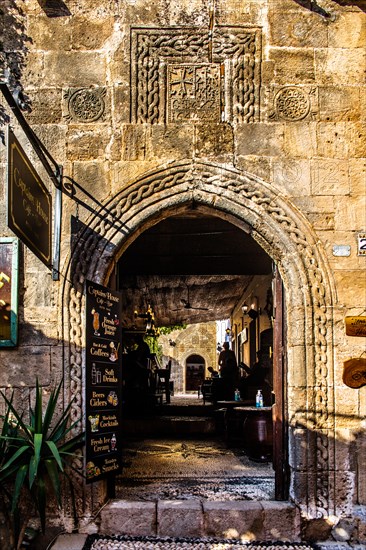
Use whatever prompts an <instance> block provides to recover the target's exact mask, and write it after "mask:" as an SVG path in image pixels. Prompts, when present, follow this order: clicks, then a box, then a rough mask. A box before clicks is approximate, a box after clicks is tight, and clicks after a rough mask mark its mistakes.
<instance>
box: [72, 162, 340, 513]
mask: <svg viewBox="0 0 366 550" xmlns="http://www.w3.org/2000/svg"><path fill="white" fill-rule="evenodd" d="M192 196H194V200H195V202H196V203H197V204H199V203H202V205H204V206H206V207H212V201H213V200H215V201H217V197H220V201H221V202H220V204H221V208H222V209H223V210H226V211H230V210H231V209H232V211H233V212H235V213H236V214H235V215H236V216H237V215H238V212H241V216H242V219H243V221H244V222H245V223H246V224H249V225H251V226H252V227H253V228H255V233H256V234H257V235H258V240H260V241H261V242H263V243H267V250H268V253H270V254H271V255H274V254H280V257H282V255H283V256H284V257H283V258H282V259H280V260H279V264H281V263H282V262H284V264H285V267H284V273H286V269H287V268H286V266H288V265H289V264H291V265H293V266H294V267H293V269H292V270H291V271H292V272H293V276H295V274H296V273H297V274H298V275H296V277H298V280H297V287H296V288H295V287H294V284H295V283H294V281H291V284H290V283H288V284H289V285H290V286H291V292H292V293H295V295H296V299H297V300H299V301H302V302H303V303H305V304H306V307H305V306H304V309H305V310H306V311H308V312H309V317H307V322H306V334H304V336H303V338H300V339H299V337H298V338H297V342H298V346H299V349H301V347H303V348H304V350H305V349H307V350H308V351H307V352H305V351H304V354H305V353H306V354H307V353H309V357H308V356H307V357H306V362H307V364H308V365H313V368H312V369H310V367H309V369H308V374H309V377H310V378H309V380H316V386H313V387H310V386H309V388H308V390H307V391H308V392H309V397H308V401H309V402H311V403H312V407H311V409H309V410H308V411H299V412H297V413H296V414H297V417H298V419H299V422H300V423H302V424H303V425H304V426H305V427H306V429H307V430H310V431H311V432H313V431H314V432H315V433H316V437H315V440H316V449H315V453H316V457H312V460H310V458H309V460H308V462H311V463H312V464H313V466H312V467H311V470H310V469H309V471H307V477H308V483H309V487H311V489H309V491H311V494H309V495H308V500H307V504H306V503H300V504H302V506H303V507H304V509H307V510H308V513H309V514H311V515H312V516H313V517H314V516H315V517H322V516H327V515H329V514H330V513H331V510H332V509H333V506H334V502H335V499H336V495H335V494H334V488H332V485H331V483H330V476H331V472H332V471H334V468H335V466H334V464H333V463H332V461H334V457H333V455H331V453H330V445H329V438H334V437H335V434H334V424H333V419H332V411H333V410H334V404H333V401H332V400H333V399H334V396H333V394H332V392H330V391H329V387H332V384H333V369H332V355H331V353H330V351H329V344H330V343H331V334H332V330H331V326H332V292H331V284H330V282H329V280H328V272H329V270H327V267H326V264H325V263H324V259H323V257H322V255H321V253H320V252H319V246H318V245H317V243H316V239H315V238H314V236H313V233H312V231H311V228H310V227H309V226H308V225H307V224H306V222H305V220H304V219H303V218H302V217H301V216H300V215H299V214H298V213H297V211H296V209H294V208H292V207H291V204H290V203H289V202H288V201H287V200H286V198H284V197H282V196H281V195H278V193H276V191H275V190H273V189H272V188H271V187H270V186H269V185H266V184H265V183H263V182H261V181H259V180H257V179H256V178H255V177H253V176H250V175H248V174H242V173H241V172H239V171H238V170H236V169H234V168H231V169H230V168H227V167H223V166H221V165H220V166H219V165H217V166H216V165H214V164H208V163H200V162H181V163H176V164H174V165H170V166H169V168H166V169H161V170H155V171H153V172H151V173H150V174H146V175H145V176H143V177H141V178H140V179H139V180H138V181H136V182H135V183H133V184H131V185H130V186H128V188H124V189H123V190H122V191H121V192H120V193H118V194H117V195H116V196H115V197H114V198H113V199H112V200H111V201H110V202H109V204H108V210H109V212H110V216H111V219H113V220H114V223H113V224H108V222H106V220H103V219H101V218H99V217H98V216H95V217H94V218H93V219H92V221H91V223H90V224H89V226H88V227H85V230H84V232H83V235H81V236H80V238H79V239H78V242H77V243H76V247H75V250H74V252H73V257H72V259H71V260H72V261H71V264H70V265H71V272H70V274H68V276H66V277H65V281H66V283H65V284H69V283H68V281H69V280H71V281H72V284H71V285H70V286H69V289H68V293H67V294H68V299H69V329H68V336H69V362H68V366H67V368H68V370H67V372H68V377H69V380H70V386H69V389H70V397H73V396H76V400H75V402H73V404H72V407H73V409H75V417H79V415H80V412H81V411H80V404H81V402H82V397H81V387H82V373H81V365H82V340H83V337H82V334H83V325H82V314H81V312H82V300H83V286H84V281H85V278H87V277H90V276H93V277H94V280H96V281H102V280H103V277H104V276H105V273H107V270H108V266H109V264H110V262H112V260H113V254H114V246H118V245H119V244H120V241H121V239H122V237H121V235H122V234H123V235H124V238H127V235H128V233H129V232H132V231H133V227H134V223H136V222H134V219H135V218H136V216H137V217H138V216H140V214H139V212H141V216H142V218H139V222H138V223H139V226H140V227H141V225H142V224H143V219H144V216H145V215H146V214H145V212H146V211H151V205H154V209H155V210H156V209H157V208H159V210H160V209H164V205H168V206H169V205H170V206H171V205H172V204H173V202H172V200H173V198H174V205H175V208H176V205H177V201H178V202H179V201H181V202H182V204H183V203H184V201H185V202H191V201H192ZM168 206H165V207H166V208H168ZM117 222H118V223H117ZM122 223H123V224H124V225H123V229H122V225H121V231H119V229H118V227H117V225H118V226H119V225H120V224H122ZM127 228H130V229H127ZM117 234H118V237H117ZM114 242H115V244H114V245H113V243H114ZM281 242H282V243H283V250H282V252H280V253H279V250H278V247H279V246H280V247H281ZM288 246H290V247H291V253H290V254H287V252H286V250H287V247H288ZM276 251H277V252H276ZM284 258H287V259H284ZM286 262H287V263H286ZM310 311H311V315H310ZM288 330H289V332H290V331H291V330H292V328H291V327H289V329H288ZM310 339H311V340H312V341H313V345H312V346H311V348H307V346H306V342H308V341H309V340H310ZM65 340H67V338H65ZM310 355H311V357H310ZM304 362H305V357H304ZM310 371H311V372H310ZM305 432H306V430H305ZM308 452H309V453H310V452H311V451H310V450H308ZM315 458H316V460H315ZM313 480H316V481H315V483H314V482H313ZM306 507H307V508H306Z"/></svg>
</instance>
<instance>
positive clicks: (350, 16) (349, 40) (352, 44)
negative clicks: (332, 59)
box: [328, 12, 366, 48]
mask: <svg viewBox="0 0 366 550" xmlns="http://www.w3.org/2000/svg"><path fill="white" fill-rule="evenodd" d="M328 37H329V43H328V44H329V47H331V48H364V46H365V42H366V15H365V14H364V13H362V12H358V13H357V12H354V13H349V12H348V13H340V14H339V16H338V17H337V18H336V20H335V21H334V22H333V24H332V25H329V29H328Z"/></svg>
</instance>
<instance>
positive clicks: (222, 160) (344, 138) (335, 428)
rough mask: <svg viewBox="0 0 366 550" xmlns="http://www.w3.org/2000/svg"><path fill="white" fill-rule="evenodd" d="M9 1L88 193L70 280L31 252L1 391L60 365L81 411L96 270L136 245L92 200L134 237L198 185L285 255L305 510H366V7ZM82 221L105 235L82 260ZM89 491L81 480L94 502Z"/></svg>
mask: <svg viewBox="0 0 366 550" xmlns="http://www.w3.org/2000/svg"><path fill="white" fill-rule="evenodd" d="M2 9H3V10H5V12H6V17H5V18H4V22H5V23H6V25H5V27H4V29H5V32H4V45H3V46H4V47H3V50H4V51H3V53H2V54H1V59H2V61H3V62H4V64H5V65H6V66H7V67H8V68H9V69H10V70H11V76H10V83H11V86H12V87H14V86H15V85H16V84H18V85H19V86H20V88H21V89H22V90H23V94H24V96H25V101H26V103H27V104H28V105H29V107H30V110H29V111H28V112H26V113H25V116H26V118H27V120H28V121H29V123H30V124H31V125H32V127H33V128H34V130H35V131H36V133H37V135H38V136H39V137H40V139H41V140H42V141H43V143H44V144H45V146H46V147H47V148H48V149H49V151H50V152H51V154H52V155H53V157H54V158H55V159H56V160H57V162H58V163H59V164H62V165H63V169H64V175H65V183H68V184H71V183H73V182H74V187H73V194H71V193H70V185H69V187H68V192H69V196H67V195H65V197H64V204H63V220H62V240H61V278H60V281H59V282H54V281H52V278H51V275H50V273H49V272H48V271H47V270H46V268H44V267H43V266H42V265H41V264H40V262H39V261H38V260H37V259H36V258H35V257H34V256H33V254H32V253H31V252H30V251H29V250H27V249H26V248H24V249H23V250H24V251H23V256H22V258H21V262H20V266H21V268H20V291H19V304H20V310H19V323H20V335H19V346H18V347H17V348H16V349H13V350H2V351H1V354H0V387H3V388H10V387H15V388H16V389H17V399H19V400H20V401H23V402H27V400H28V399H29V394H30V391H29V388H32V387H34V383H35V377H36V376H38V377H39V379H40V381H41V383H42V384H43V385H44V386H46V387H47V386H49V385H50V384H51V383H53V382H54V381H55V380H57V379H59V377H60V376H61V374H62V373H64V374H65V375H66V378H67V385H66V392H65V399H66V400H68V399H69V397H70V395H76V396H77V400H76V404H75V410H74V414H75V416H77V415H78V414H81V412H82V395H83V393H82V392H83V386H82V364H83V356H82V347H83V324H82V311H83V297H82V293H83V281H84V280H85V277H86V276H88V275H90V274H92V276H93V277H94V278H95V280H98V281H100V282H103V281H104V280H105V279H106V278H107V275H108V271H109V269H110V265H111V264H112V262H113V257H114V255H115V254H117V253H118V252H119V251H120V250H121V249H122V248H123V246H124V243H125V241H124V240H123V239H124V236H122V235H120V234H116V232H113V228H112V227H111V225H110V224H108V223H107V222H105V221H104V222H101V221H100V220H99V218H98V216H97V215H96V214H95V208H97V209H99V208H100V205H101V204H107V203H108V204H109V205H110V207H111V209H112V211H113V214H114V216H115V219H119V220H121V222H123V223H124V224H129V225H128V230H129V231H130V234H131V235H133V234H134V232H138V231H142V230H144V228H146V227H148V225H149V223H151V219H152V218H153V215H154V216H156V215H160V216H161V217H164V216H168V215H169V214H170V213H173V212H177V211H178V209H179V208H180V207H181V206H182V205H183V204H185V203H187V202H188V200H191V197H192V196H193V195H194V197H195V200H196V201H197V204H201V206H202V208H203V209H205V211H207V210H208V209H211V210H212V211H216V212H218V213H219V215H222V216H224V217H226V219H229V220H230V221H233V222H235V223H243V224H247V225H248V226H249V227H250V228H251V234H252V236H253V238H255V239H256V240H257V241H258V242H259V243H260V244H261V245H262V246H263V248H264V249H265V250H266V251H267V253H268V254H269V255H270V256H271V257H272V258H273V259H274V260H275V261H276V262H277V263H278V266H279V269H280V273H281V276H282V279H283V281H284V286H285V290H286V292H287V300H288V303H287V306H288V307H287V315H288V317H287V325H288V342H287V354H288V361H289V372H288V380H287V383H288V402H287V410H288V416H289V422H290V424H291V425H292V427H293V430H292V431H291V434H290V436H291V437H290V441H291V443H290V446H291V451H292V452H291V455H290V466H291V472H292V477H291V498H292V499H293V500H294V501H295V502H296V503H297V504H298V506H299V507H300V508H301V510H302V511H303V513H304V515H307V517H309V518H314V517H319V516H321V517H323V518H334V517H347V518H348V517H350V516H351V514H352V506H353V504H355V503H357V504H359V505H365V504H366V495H365V489H364V488H365V486H366V483H365V481H366V480H365V474H364V471H365V468H364V464H363V458H362V457H363V456H364V455H365V452H366V447H365V437H364V433H365V427H364V421H363V418H364V415H365V411H366V387H363V388H360V389H353V388H349V387H347V386H345V384H344V383H343V380H342V373H343V363H344V361H345V360H348V359H350V358H354V357H356V358H357V357H360V356H361V354H362V353H363V352H364V349H365V339H364V338H361V337H355V336H347V335H346V334H345V328H344V318H345V317H346V316H351V315H365V276H364V275H365V256H364V255H360V254H358V241H357V237H358V235H360V234H364V233H365V232H366V209H365V182H366V155H365V145H366V143H365V136H366V132H365V114H366V108H365V105H366V101H365V99H366V86H365V67H366V51H365V39H366V13H365V10H366V5H365V2H363V1H361V2H360V1H358V2H356V1H352V0H349V1H347V2H339V1H335V0H319V1H318V2H317V3H316V4H315V3H313V2H300V1H297V0H256V1H250V0H216V2H214V3H207V2H204V1H201V0H193V1H192V0H191V1H189V2H186V1H184V0H178V1H176V2H173V3H168V2H166V1H165V0H160V1H159V0H158V1H157V2H155V3H154V4H151V3H149V2H145V1H144V0H141V1H137V2H134V1H133V0H115V1H113V2H108V3H106V2H104V1H101V0H65V2H60V3H58V4H56V3H52V5H51V3H47V2H46V3H45V2H38V1H36V0H27V2H22V1H21V0H6V1H5V3H4V7H2ZM0 103H1V105H2V106H3V107H2V108H1V110H0V117H1V119H2V120H4V119H6V117H7V116H8V117H9V116H10V115H11V113H10V111H9V109H8V108H7V106H6V103H5V102H4V101H2V100H0ZM11 123H12V125H13V127H14V130H15V132H16V134H17V135H18V136H19V139H21V142H22V145H23V146H24V148H25V149H26V152H27V153H28V154H29V156H30V158H31V159H32V161H34V163H35V165H36V166H37V169H38V170H39V172H40V173H41V174H42V175H43V170H42V168H41V167H40V165H39V162H38V161H37V159H36V157H35V155H34V153H33V152H32V151H31V148H30V147H29V146H28V145H27V143H26V140H25V139H24V138H22V137H21V136H22V132H21V130H20V128H19V126H18V124H17V123H16V121H15V119H13V118H12V120H11ZM5 153H6V151H5V148H4V147H3V146H1V147H0V171H1V175H2V177H1V182H4V178H5V172H6V154H5ZM45 180H46V181H47V179H46V178H45ZM1 185H3V187H2V196H3V199H4V200H3V201H2V204H1V205H0V224H1V234H2V236H9V235H11V231H10V230H9V229H8V227H7V224H6V219H5V218H6V206H5V202H6V201H5V187H4V183H2V184H1ZM48 185H49V189H50V190H52V184H51V183H50V182H49V183H48ZM75 199H77V200H75ZM96 201H97V202H96ZM157 213H158V214H157ZM155 219H156V218H155ZM82 224H85V227H86V228H87V230H88V231H89V232H84V233H82V239H84V238H85V241H80V240H79V242H77V243H74V244H76V252H75V253H74V254H72V252H71V248H70V244H71V242H72V232H73V230H75V228H76V227H77V228H78V229H80V227H82ZM339 245H341V247H342V248H339ZM340 251H341V252H340ZM342 251H343V252H342ZM177 347H178V346H177ZM183 355H184V351H182V356H183ZM210 360H211V358H210ZM25 365H26V366H25ZM7 391H9V390H7ZM304 410H305V411H306V413H304ZM309 430H310V432H309ZM309 433H310V437H309ZM355 449H357V453H355ZM93 491H94V489H90V490H88V491H84V492H83V491H82V492H81V493H80V494H79V502H78V506H79V508H81V509H83V510H84V512H85V514H86V515H87V514H88V513H92V510H93V508H95V506H96V503H97V502H98V498H99V497H98V496H95V495H92V493H93ZM359 517H362V514H361V516H359ZM350 524H351V525H352V529H356V531H357V528H358V527H357V525H361V527H360V528H359V533H361V532H362V529H364V523H362V520H357V522H356V521H353V522H352V521H351V523H350ZM356 524H357V525H356ZM355 526H356V527H355ZM352 529H350V531H352ZM364 531H365V529H364ZM337 536H338V537H339V536H341V535H339V534H338V535H337ZM351 536H352V537H354V538H357V532H356V534H355V531H354V530H353V531H352V533H351V534H350V535H349V537H351ZM360 536H361V535H360Z"/></svg>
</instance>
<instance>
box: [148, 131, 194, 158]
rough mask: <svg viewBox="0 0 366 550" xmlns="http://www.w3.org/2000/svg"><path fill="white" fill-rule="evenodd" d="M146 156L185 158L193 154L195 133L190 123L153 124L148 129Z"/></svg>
mask: <svg viewBox="0 0 366 550" xmlns="http://www.w3.org/2000/svg"><path fill="white" fill-rule="evenodd" d="M146 137H147V142H146V158H147V159H148V160H151V159H159V160H160V161H164V160H167V159H169V158H176V159H177V160H178V159H184V158H189V157H191V156H192V154H193V134H192V126H191V125H190V124H183V125H182V124H168V125H162V124H153V125H151V126H150V129H149V130H148V131H147V136H146Z"/></svg>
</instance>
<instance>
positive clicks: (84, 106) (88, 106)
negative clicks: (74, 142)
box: [64, 88, 106, 122]
mask: <svg viewBox="0 0 366 550" xmlns="http://www.w3.org/2000/svg"><path fill="white" fill-rule="evenodd" d="M105 93H106V90H105V88H80V89H77V90H68V91H67V92H66V94H65V96H64V97H65V99H66V100H67V108H68V114H67V115H66V117H65V118H66V119H67V120H70V121H74V122H96V121H97V120H100V119H102V118H103V116H104V113H105V101H104V96H105Z"/></svg>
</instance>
